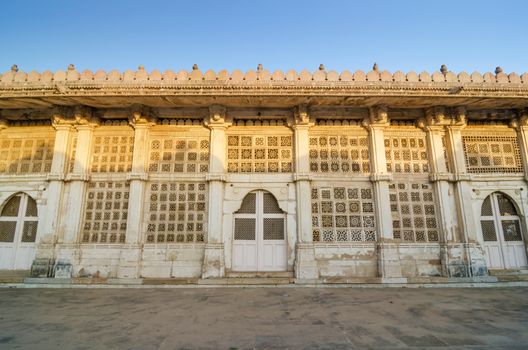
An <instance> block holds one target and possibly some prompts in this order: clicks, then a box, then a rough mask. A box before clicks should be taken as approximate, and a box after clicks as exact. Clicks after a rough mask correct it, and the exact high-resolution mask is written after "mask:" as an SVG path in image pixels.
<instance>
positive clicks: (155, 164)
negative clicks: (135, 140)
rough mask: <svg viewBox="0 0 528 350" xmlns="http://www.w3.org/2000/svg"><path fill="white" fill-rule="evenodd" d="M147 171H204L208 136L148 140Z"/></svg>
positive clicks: (207, 160)
mask: <svg viewBox="0 0 528 350" xmlns="http://www.w3.org/2000/svg"><path fill="white" fill-rule="evenodd" d="M148 171H149V172H152V173H172V172H176V173H206V172H208V171H209V138H208V137H207V136H204V137H168V136H166V137H157V136H154V137H153V138H152V139H151V141H150V150H149V163H148Z"/></svg>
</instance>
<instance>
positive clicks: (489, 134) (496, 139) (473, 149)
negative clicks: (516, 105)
mask: <svg viewBox="0 0 528 350" xmlns="http://www.w3.org/2000/svg"><path fill="white" fill-rule="evenodd" d="M462 142H463V145H464V157H465V161H466V168H467V172H468V173H473V174H482V173H522V172H523V171H524V169H523V163H522V159H521V151H520V149H519V142H518V140H517V134H516V133H515V132H514V131H490V130H489V129H488V130H471V131H469V130H468V131H466V130H464V131H463V133H462Z"/></svg>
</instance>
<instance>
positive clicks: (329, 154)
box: [310, 135, 370, 174]
mask: <svg viewBox="0 0 528 350" xmlns="http://www.w3.org/2000/svg"><path fill="white" fill-rule="evenodd" d="M310 171H312V172H314V173H345V174H347V173H368V172H370V164H369V151H368V140H367V135H363V136H351V135H320V136H315V135H314V136H312V135H310Z"/></svg>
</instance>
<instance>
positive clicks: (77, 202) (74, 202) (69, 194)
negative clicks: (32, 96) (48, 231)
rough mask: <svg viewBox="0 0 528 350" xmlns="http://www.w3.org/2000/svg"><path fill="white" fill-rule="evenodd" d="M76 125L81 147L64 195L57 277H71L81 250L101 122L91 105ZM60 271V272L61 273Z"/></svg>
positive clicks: (77, 115)
mask: <svg viewBox="0 0 528 350" xmlns="http://www.w3.org/2000/svg"><path fill="white" fill-rule="evenodd" d="M74 117H75V128H76V129H77V146H76V152H75V159H74V165H73V171H72V173H70V174H68V175H67V176H66V181H67V191H65V192H66V195H65V196H64V203H63V205H62V206H61V207H62V213H61V214H62V215H61V218H60V234H59V237H58V243H59V245H60V250H59V251H58V253H57V258H58V259H57V264H56V266H55V271H56V272H55V277H57V278H59V277H69V275H70V274H71V273H72V272H73V273H74V271H72V270H73V268H72V266H73V267H74V264H75V261H76V258H77V255H78V254H79V251H78V248H79V247H78V242H79V233H80V230H81V224H82V221H83V206H84V202H85V200H84V197H85V191H86V182H87V181H88V180H89V168H90V156H91V151H92V135H93V130H94V129H95V128H96V127H97V125H98V121H97V119H96V118H93V117H92V112H91V110H90V109H88V108H79V109H77V110H76V111H75V112H74ZM58 271H60V274H59V273H57V272H58Z"/></svg>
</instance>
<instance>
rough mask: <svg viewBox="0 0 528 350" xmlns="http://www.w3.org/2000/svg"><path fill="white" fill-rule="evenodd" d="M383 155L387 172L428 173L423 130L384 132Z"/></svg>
mask: <svg viewBox="0 0 528 350" xmlns="http://www.w3.org/2000/svg"><path fill="white" fill-rule="evenodd" d="M389 130H390V129H389ZM385 157H386V159H387V171H388V172H392V173H396V174H397V173H406V174H412V173H415V174H420V173H428V172H429V161H428V158H427V146H426V143H425V132H422V131H415V132H396V131H393V130H390V131H387V132H386V133H385Z"/></svg>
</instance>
